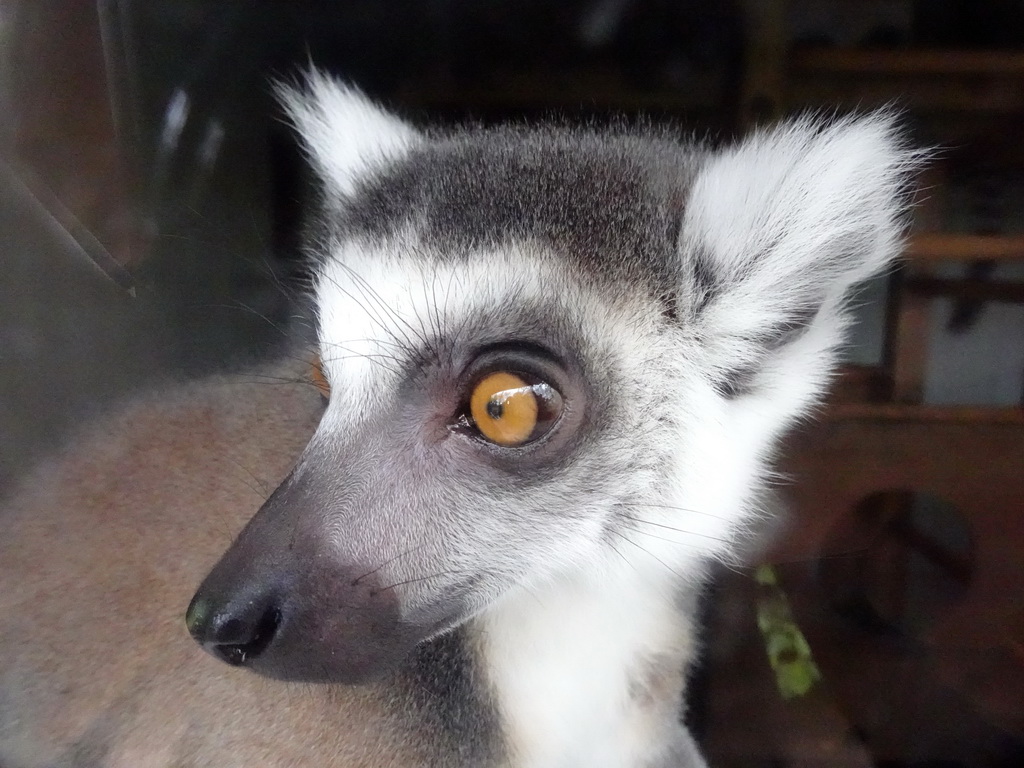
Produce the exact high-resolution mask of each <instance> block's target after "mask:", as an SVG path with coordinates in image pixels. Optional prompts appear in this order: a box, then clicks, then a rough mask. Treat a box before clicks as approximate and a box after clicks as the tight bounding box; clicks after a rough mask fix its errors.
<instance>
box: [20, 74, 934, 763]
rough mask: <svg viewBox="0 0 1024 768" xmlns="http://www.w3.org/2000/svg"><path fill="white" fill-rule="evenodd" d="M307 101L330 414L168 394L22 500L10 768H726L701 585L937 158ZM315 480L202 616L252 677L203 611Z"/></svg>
mask: <svg viewBox="0 0 1024 768" xmlns="http://www.w3.org/2000/svg"><path fill="white" fill-rule="evenodd" d="M282 94H283V99H284V103H285V105H286V107H287V110H288V113H289V114H290V116H291V119H292V121H293V122H294V124H295V126H296V127H297V129H298V133H299V135H300V137H301V139H302V141H303V142H304V144H305V148H306V150H307V151H308V155H309V158H310V159H311V161H312V165H313V167H314V168H315V170H316V172H317V175H318V178H319V182H320V185H321V195H320V198H321V203H322V205H321V208H320V210H319V212H318V214H317V216H316V217H315V220H314V223H313V224H312V225H311V226H310V228H309V240H308V249H309V252H310V254H311V256H312V258H313V260H314V263H315V280H314V285H313V298H314V300H315V307H316V325H317V329H318V335H319V345H318V350H319V356H320V360H321V366H322V371H323V374H324V376H325V378H326V380H327V382H329V386H330V389H331V394H330V399H329V404H328V405H326V409H325V410H324V411H323V415H322V418H319V421H318V417H319V416H320V411H319V407H318V405H317V404H316V403H315V402H314V401H315V400H316V399H317V398H316V396H315V395H313V396H312V397H310V396H307V395H306V394H305V392H304V391H303V390H301V389H296V388H294V387H292V388H289V387H287V386H281V387H267V386H256V385H255V383H256V382H265V381H267V379H266V378H260V377H258V376H256V375H252V376H248V377H240V378H236V379H231V380H219V381H215V382H212V383H207V384H201V385H194V386H191V387H187V388H184V389H182V390H180V391H179V392H177V393H175V394H172V395H166V394H164V395H161V396H158V397H154V398H149V399H146V400H143V401H141V402H140V403H136V404H134V405H132V406H130V407H129V408H128V409H127V410H126V411H125V415H123V416H121V417H118V418H112V419H110V420H108V421H107V422H106V424H105V425H103V426H102V427H101V428H100V429H99V430H98V431H97V432H96V433H95V434H94V435H93V437H91V438H88V439H86V440H85V441H84V442H80V443H79V444H78V447H77V448H75V449H73V450H71V451H70V452H68V453H67V454H66V455H65V456H64V458H63V459H62V460H60V461H58V462H56V463H54V464H51V465H50V466H49V467H48V468H44V469H43V470H41V471H40V472H39V473H38V474H36V475H35V476H34V477H33V478H32V479H31V480H30V481H29V482H28V483H26V485H25V488H24V489H23V491H22V492H21V493H20V494H18V495H17V496H15V498H14V499H13V500H11V501H9V502H8V504H7V511H6V512H5V513H4V528H5V531H4V536H3V537H2V543H0V579H2V581H0V616H2V619H0V621H2V625H0V626H2V629H0V653H2V656H3V659H4V663H3V669H2V670H0V685H2V689H0V690H2V693H0V763H2V764H3V765H4V766H5V768H25V767H27V766H41V765H69V766H100V765H104V766H106V765H110V766H114V765H124V766H128V765H130V766H132V768H138V767H139V766H171V765H173V766H209V765H216V766H219V767H224V766H251V765H261V766H271V767H277V766H282V767H283V766H298V765H310V766H313V765H315V766H335V765H336V766H368V767H369V766H411V765H416V766H419V765H433V766H474V767H476V766H514V767H515V768H568V767H570V766H581V767H582V766H586V767H587V768H601V767H603V766H606V767H608V768H612V767H613V766H614V767H620V766H621V767H626V766H629V767H630V768H641V767H643V768H662V767H667V766H694V765H701V764H702V763H703V760H702V758H701V757H700V755H699V753H698V751H697V749H696V747H695V746H694V743H693V741H692V739H691V738H690V736H689V734H688V733H687V732H686V730H685V729H684V728H683V726H682V725H681V724H680V714H681V713H680V709H681V702H682V693H683V689H684V681H685V676H686V667H687V664H688V662H689V660H690V657H691V654H692V652H693V646H694V640H693V635H694V628H693V626H692V622H693V617H692V602H693V598H694V595H695V594H696V592H697V590H698V589H699V584H700V581H701V576H702V569H703V566H702V564H703V563H704V562H706V561H707V560H708V559H710V558H716V557H727V556H728V554H729V552H730V548H731V547H732V546H733V543H734V542H735V541H737V539H738V537H741V536H742V534H743V532H744V530H745V527H746V526H748V525H749V523H750V521H751V520H752V518H754V517H755V516H756V515H757V514H758V509H757V498H758V495H759V493H760V491H761V489H762V487H763V486H764V484H765V482H766V477H767V473H768V462H769V460H770V459H771V456H772V452H773V450H774V447H775V444H776V442H777V440H778V439H779V437H780V435H781V433H782V432H783V431H784V430H785V429H786V427H787V426H788V425H790V424H791V423H792V422H793V420H794V419H796V418H798V417H800V416H801V415H802V414H805V413H806V412H807V410H808V408H809V407H810V406H811V405H812V404H813V403H814V402H815V401H816V399H817V398H818V397H819V396H820V394H821V393H822V391H823V389H824V388H825V386H826V383H827V380H828V377H829V374H830V371H831V369H832V367H833V364H834V360H835V354H836V347H837V345H838V344H839V343H840V341H841V338H842V335H843V329H844V325H845V324H846V322H847V320H846V314H845V312H844V298H845V297H846V295H847V293H848V291H849V289H850V287H851V286H852V285H854V284H855V283H857V282H858V281H860V280H862V279H864V278H866V277H868V276H870V275H872V274H874V273H876V272H877V271H879V270H880V269H883V268H884V267H885V266H886V265H887V264H888V263H889V261H890V259H891V258H892V257H893V256H894V255H895V253H896V251H897V249H898V247H899V241H900V235H901V217H902V212H903V207H904V198H905V195H904V193H905V185H906V179H907V175H908V171H909V169H910V168H911V166H912V165H913V164H914V162H915V158H916V155H915V153H913V152H911V151H909V150H908V149H907V148H906V147H905V146H904V145H903V144H902V142H901V141H900V140H899V138H898V136H897V135H896V133H895V130H894V125H893V120H892V118H891V116H889V115H887V114H874V115H870V116H867V117H862V118H858V119H836V120H825V121H819V120H814V119H810V118H804V119H798V120H796V121H793V122H790V123H787V124H784V125H782V126H780V127H776V128H773V129H770V130H761V131H758V132H756V133H755V134H754V135H753V136H751V137H750V138H748V139H746V140H745V141H743V142H741V143H739V144H737V145H735V146H731V147H727V148H724V149H709V148H707V147H704V146H701V145H696V144H689V143H683V142H680V141H678V140H676V139H675V138H673V137H672V136H671V135H669V134H668V133H658V132H649V131H630V130H625V129H623V130H611V131H598V130H589V129H565V128H551V127H549V128H543V127H542V128H536V129H528V128H521V127H506V128H496V129H472V130H462V131H454V132H450V133H441V132H439V133H431V132H423V131H420V130H417V129H415V128H413V127H410V126H409V125H407V124H405V123H404V122H401V121H400V120H398V119H397V118H395V117H393V116H392V115H390V114H388V113H386V112H384V111H382V110H380V109H379V108H377V107H376V106H374V105H373V104H372V103H370V102H369V101H368V100H367V99H365V98H364V97H363V96H361V95H360V94H358V93H357V92H356V91H354V90H352V89H350V88H348V87H346V86H344V85H341V84H339V83H337V82H335V81H333V80H331V79H329V78H328V77H325V76H322V75H319V74H313V75H311V76H310V77H309V78H308V80H307V81H306V82H305V83H304V84H303V85H302V86H301V87H298V88H285V89H283V90H282ZM269 375H279V374H269ZM314 425H315V429H314ZM310 435H311V436H310ZM307 441H308V444H306V443H307ZM303 446H304V447H303ZM300 450H301V455H298V458H297V461H296V460H295V458H296V455H297V454H299V452H300ZM293 461H294V462H295V463H294V467H293V468H291V470H290V472H288V469H289V467H291V465H292V462H293ZM243 470H244V471H243ZM286 472H288V474H287V477H285V478H284V479H283V482H281V483H280V485H279V486H278V487H277V490H275V491H274V492H273V494H272V495H270V497H269V499H267V500H266V502H265V504H264V505H263V507H262V508H261V509H260V510H259V512H257V513H256V515H255V517H253V518H252V519H251V520H250V521H249V522H248V524H247V525H245V527H244V528H243V529H242V531H241V533H240V534H239V535H238V537H237V539H235V541H234V543H233V544H231V546H230V548H229V549H228V550H227V553H226V554H224V555H223V557H221V559H220V561H219V562H218V563H217V564H216V565H215V566H214V567H213V570H212V572H210V573H209V575H208V576H207V577H206V579H205V581H203V583H202V586H201V587H200V588H199V591H198V592H197V593H196V595H195V597H194V599H193V600H192V603H191V606H190V608H189V610H188V618H187V624H188V629H189V631H190V632H191V634H192V635H193V636H194V638H195V639H196V640H198V641H199V642H200V643H201V644H202V645H203V646H204V647H205V648H206V649H207V650H208V651H210V652H211V654H212V655H213V656H215V657H218V658H220V659H223V660H225V661H227V662H229V663H230V664H232V665H237V666H241V667H244V668H247V669H241V670H239V669H232V668H231V667H229V666H227V665H224V664H220V663H219V662H216V661H214V660H212V659H210V658H209V657H208V656H204V655H202V654H200V653H198V649H197V648H196V647H195V646H194V645H193V644H192V643H191V642H190V641H188V640H187V637H186V636H185V633H184V630H183V628H182V627H181V626H180V623H179V622H180V618H179V617H180V613H179V611H180V610H183V609H184V603H185V602H187V593H188V591H189V590H190V589H191V588H194V585H195V583H196V582H198V580H199V576H200V575H201V573H202V572H203V571H204V570H205V569H207V568H209V566H210V565H212V564H213V560H215V559H216V557H217V556H218V554H219V552H220V551H222V548H223V546H224V545H225V542H224V539H223V535H224V531H225V528H227V529H231V530H237V527H238V526H240V525H241V522H242V521H243V520H244V519H245V518H246V517H247V516H248V514H250V513H251V510H252V509H253V508H254V507H255V506H256V504H254V501H253V491H252V490H251V489H250V488H251V486H252V481H251V479H250V478H251V477H252V476H256V477H258V478H261V479H275V480H276V479H280V478H281V477H282V476H283V475H284V474H285V473H286ZM249 669H251V670H252V671H254V672H257V673H261V674H260V675H255V674H252V672H250V671H248V670H249ZM269 678H278V679H277V680H274V679H269ZM309 683H320V685H310V684H309Z"/></svg>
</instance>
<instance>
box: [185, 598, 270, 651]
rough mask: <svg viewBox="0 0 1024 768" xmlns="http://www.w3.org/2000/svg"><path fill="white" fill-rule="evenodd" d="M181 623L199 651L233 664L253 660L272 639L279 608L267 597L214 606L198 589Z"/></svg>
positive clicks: (265, 648) (214, 603)
mask: <svg viewBox="0 0 1024 768" xmlns="http://www.w3.org/2000/svg"><path fill="white" fill-rule="evenodd" d="M185 625H186V626H187V627H188V631H189V634H190V635H192V637H193V638H194V639H195V641H196V642H197V643H199V644H200V645H201V646H202V647H203V650H205V651H206V652H207V653H210V654H212V655H213V656H215V657H216V658H218V659H220V660H221V661H226V662H227V663H228V664H231V665H232V666H236V667H237V666H243V665H246V664H249V663H251V662H253V661H255V660H256V659H257V658H259V656H260V655H261V654H263V652H264V651H266V650H267V648H269V647H270V645H271V643H273V642H274V636H275V635H276V634H277V629H278V627H279V626H280V625H281V610H280V608H279V607H278V606H277V604H276V601H275V600H273V599H272V598H269V597H265V598H257V599H249V600H245V601H244V602H240V603H231V602H229V603H225V604H221V605H218V604H216V602H215V601H214V600H212V599H211V598H209V597H207V596H205V595H203V594H202V592H199V593H197V594H196V596H195V597H193V598H192V602H191V604H190V605H189V607H188V612H187V613H186V614H185Z"/></svg>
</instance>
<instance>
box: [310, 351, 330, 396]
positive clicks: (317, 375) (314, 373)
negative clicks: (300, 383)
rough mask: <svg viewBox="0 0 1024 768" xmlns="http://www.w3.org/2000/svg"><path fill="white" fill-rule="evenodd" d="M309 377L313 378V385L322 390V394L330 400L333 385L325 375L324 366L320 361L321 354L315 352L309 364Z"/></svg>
mask: <svg viewBox="0 0 1024 768" xmlns="http://www.w3.org/2000/svg"><path fill="white" fill-rule="evenodd" d="M309 368H310V371H309V378H310V379H312V380H313V386H315V387H316V388H317V389H319V390H320V394H321V395H323V396H324V397H325V398H327V399H328V400H330V399H331V385H330V382H328V381H327V377H326V376H324V366H323V363H321V362H320V355H317V354H314V355H313V359H312V360H311V361H310V365H309Z"/></svg>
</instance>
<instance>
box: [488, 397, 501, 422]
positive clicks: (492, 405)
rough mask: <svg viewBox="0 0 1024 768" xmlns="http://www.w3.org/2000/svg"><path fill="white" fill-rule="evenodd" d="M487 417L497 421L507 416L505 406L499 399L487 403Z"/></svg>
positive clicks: (492, 399)
mask: <svg viewBox="0 0 1024 768" xmlns="http://www.w3.org/2000/svg"><path fill="white" fill-rule="evenodd" d="M487 415H488V416H490V417H491V418H492V419H494V420H495V421H497V420H498V419H500V418H501V417H502V416H504V415H505V404H504V403H503V402H501V401H500V400H498V399H497V398H494V397H492V398H491V399H490V400H488V401H487Z"/></svg>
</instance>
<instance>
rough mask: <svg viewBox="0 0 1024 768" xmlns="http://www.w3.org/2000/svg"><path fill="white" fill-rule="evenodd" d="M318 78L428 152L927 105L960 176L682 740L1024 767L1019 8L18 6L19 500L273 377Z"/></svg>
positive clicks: (13, 396) (0, 219) (6, 409)
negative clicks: (645, 124)
mask: <svg viewBox="0 0 1024 768" xmlns="http://www.w3.org/2000/svg"><path fill="white" fill-rule="evenodd" d="M310 60H312V61H313V62H315V63H316V64H318V65H319V66H321V67H325V68H328V69H330V70H331V71H333V72H336V73H338V74H340V75H343V76H344V77H346V78H348V79H349V80H351V81H353V82H355V83H357V84H358V85H359V86H360V87H362V88H363V89H364V90H365V91H367V92H368V93H370V94H371V95H373V96H374V97H376V98H378V99H381V100H382V101H383V102H384V103H386V104H387V105H389V106H390V107H392V108H394V109H396V110H397V111H399V112H400V113H401V114H403V115H405V116H407V117H410V118H412V119H414V120H419V121H427V120H429V121H431V122H445V121H465V120H475V121H479V122H484V123H488V122H492V121H497V120H506V119H513V120H523V119H526V118H535V117H542V116H548V115H557V116H559V117H560V119H569V120H585V121H589V122H598V123H600V122H601V121H604V120H607V119H609V117H610V116H611V115H622V116H625V118H626V119H627V120H628V119H648V118H650V119H653V120H656V121H662V120H666V121H672V122H673V123H674V124H675V125H677V126H678V129H679V131H680V134H681V135H682V134H689V135H696V136H698V137H704V136H708V137H711V138H712V139H721V140H728V139H729V138H730V137H732V136H734V135H736V134H739V133H742V132H743V131H745V130H748V129H750V128H751V127H753V126H755V125H757V124H758V123H761V122H765V121H769V120H772V119H775V118H778V117H781V116H785V115H787V114H790V113H792V112H795V111H799V110H803V109H807V108H811V109H819V110H826V111H832V110H839V111H843V110H847V109H865V108H869V107H872V106H876V105H881V104H892V103H895V104H897V105H899V106H900V107H901V108H903V109H905V110H906V116H907V118H906V119H907V123H908V125H909V127H910V129H911V131H912V133H913V136H914V140H915V141H916V142H917V143H918V144H920V145H923V146H934V147H939V148H940V151H939V152H938V155H937V160H936V162H934V163H933V164H932V166H931V167H930V168H929V169H928V170H927V171H926V172H925V173H924V174H922V178H921V192H920V194H919V196H918V201H917V208H916V214H915V216H916V221H915V227H914V231H913V235H912V237H911V239H910V241H909V244H908V246H907V251H906V254H905V255H906V259H905V262H904V264H903V266H902V267H901V268H900V269H899V270H898V271H897V272H895V273H894V274H893V275H891V276H888V277H886V278H883V279H879V280H877V281H875V282H874V283H872V284H870V285H868V286H866V287H865V289H864V290H863V292H862V294H861V295H860V296H859V297H858V298H857V311H858V314H859V316H860V323H859V324H858V326H857V329H856V331H855V336H854V340H853V343H852V345H851V347H850V349H849V351H848V356H847V365H846V367H845V368H844V372H843V375H842V377H841V378H840V379H839V380H837V383H836V387H835V391H834V393H833V394H832V395H831V397H830V399H829V402H828V404H827V406H826V407H825V408H824V409H823V412H822V415H821V416H822V417H821V419H820V421H819V422H817V423H816V424H814V425H808V426H806V427H805V428H803V429H802V430H801V431H800V432H799V433H798V434H795V435H793V436H792V438H791V439H790V440H789V441H788V443H787V446H786V450H785V455H784V468H785V470H786V471H787V472H788V473H789V475H790V476H791V477H793V478H794V479H796V480H798V481H799V482H798V483H797V484H795V485H794V486H793V487H792V488H787V489H783V492H782V494H781V498H780V510H782V512H783V516H784V518H785V519H786V520H787V522H788V526H787V528H786V530H785V531H784V532H783V533H781V534H778V535H776V537H775V539H774V541H773V542H772V543H771V544H770V545H764V546H762V547H760V548H759V549H758V550H757V551H756V552H752V553H751V555H750V557H749V559H748V561H747V562H744V563H742V564H737V565H735V566H734V567H729V568H722V569H721V573H720V574H718V575H717V576H716V578H715V579H714V581H713V583H712V585H711V587H710V589H709V594H708V599H707V600H706V601H705V602H706V605H705V614H706V621H707V626H708V628H707V631H706V635H705V639H706V651H705V654H704V658H703V660H702V663H701V665H700V668H699V670H698V671H697V674H696V679H695V683H694V686H693V692H692V695H691V705H690V706H691V708H690V713H689V715H688V717H689V718H690V719H691V722H692V724H693V726H694V727H695V729H696V730H697V732H698V733H699V735H700V738H701V740H702V742H703V743H704V745H705V748H706V750H707V752H708V756H709V758H710V761H711V764H712V765H714V766H719V767H725V766H772V767H774V766H815V765H838V766H925V765H927V766H1019V765H1024V465H1022V458H1024V410H1022V408H1021V402H1022V396H1024V310H1022V307H1021V302H1022V301H1024V266H1022V265H1024V174H1022V170H1024V2H1021V1H1020V0H721V1H720V2H717V3H705V2H700V0H561V1H560V2H554V0H551V1H548V2H545V0H347V1H346V2H338V1H337V0H307V1H301V0H289V1H287V2H286V1H285V0H264V1H263V2H242V1H241V0H216V1H214V0H174V2H167V1H166V0H99V1H98V2H90V1H88V0H0V491H2V490H3V489H4V488H5V487H7V486H9V484H10V483H11V482H13V481H14V480H16V479H17V477H19V476H20V474H21V473H22V472H23V471H24V470H25V469H26V468H27V467H28V466H30V465H31V463H32V462H33V461H34V460H36V459H37V458H38V457H39V456H41V455H43V454H44V453H45V452H46V451H47V450H49V449H52V447H53V446H55V445H57V444H59V442H60V440H61V438H62V437H63V436H64V435H66V434H67V432H68V430H69V429H72V428H73V427H74V425H75V424H76V423H78V422H79V421H80V420H81V419H83V418H87V417H90V416H94V415H95V414H96V413H98V412H100V411H101V410H102V409H103V408H104V407H107V406H108V404H110V403H111V402H113V401H115V400H116V399H118V398H120V397H123V396H124V395H125V394H127V393H130V392H131V391H133V390H135V389H137V388H139V387H143V386H146V385H147V384H150V383H152V382H155V381H161V380H166V379H167V378H169V377H177V376H194V375H199V374H202V373H204V372H209V371H215V370H218V369H222V368H224V367H231V366H237V365H239V364H243V363H246V362H251V361H254V360H258V359H260V358H262V357H265V356H268V355H272V354H274V352H275V351H276V350H280V349H281V345H282V343H283V341H284V338H285V334H286V333H287V331H288V326H289V323H290V320H291V317H292V315H293V314H294V312H295V306H294V304H293V301H292V299H291V298H290V296H291V293H290V291H289V286H290V281H291V280H292V279H293V278H294V277H295V276H296V275H297V274H299V273H301V271H302V264H301V261H300V260H299V259H298V255H297V249H296V236H297V231H298V228H299V224H300V214H301V207H302V202H303V198H304V194H305V189H306V184H305V182H304V177H303V172H302V171H301V163H300V159H299V154H298V152H297V149H296V147H295V144H294V142H293V141H292V140H291V137H290V136H289V134H288V131H287V130H286V129H285V127H284V126H283V124H282V122H281V116H280V113H279V112H278V110H277V109H276V107H275V105H274V104H273V100H272V98H271V91H270V87H269V85H268V83H269V82H270V80H271V79H272V78H274V77H288V76H291V75H294V74H295V72H296V71H298V69H299V68H301V67H302V66H303V65H304V64H305V63H306V62H308V61H310ZM765 564H767V565H768V566H770V567H765ZM759 566H760V567H759Z"/></svg>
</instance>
